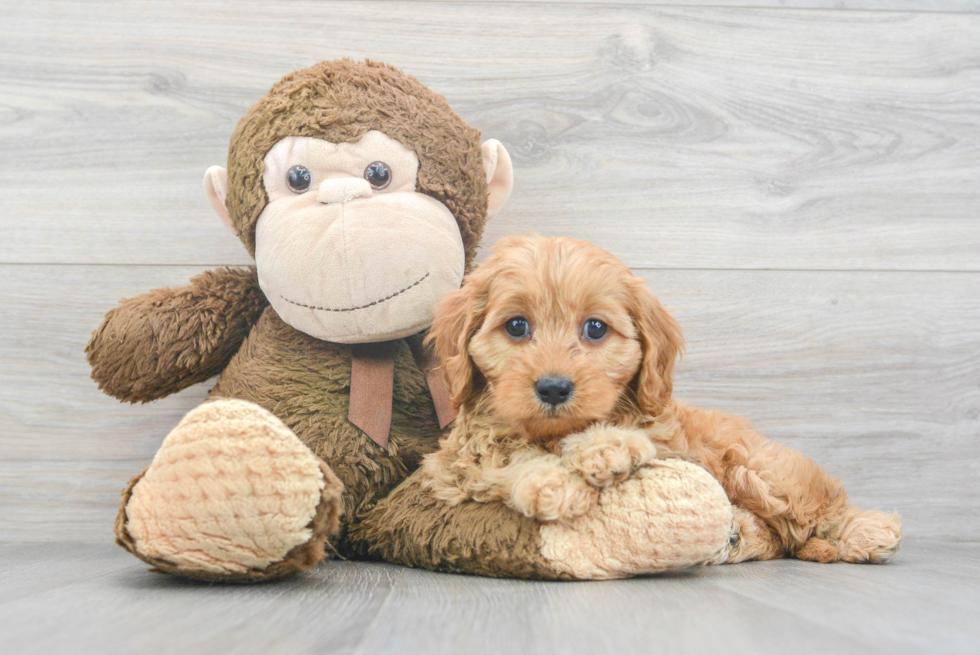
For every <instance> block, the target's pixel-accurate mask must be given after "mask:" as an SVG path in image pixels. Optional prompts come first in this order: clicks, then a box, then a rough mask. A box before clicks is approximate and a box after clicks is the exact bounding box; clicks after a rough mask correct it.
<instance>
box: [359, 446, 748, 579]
mask: <svg viewBox="0 0 980 655" xmlns="http://www.w3.org/2000/svg"><path fill="white" fill-rule="evenodd" d="M424 475H425V471H424V469H420V470H418V471H416V472H415V473H414V474H412V475H411V476H409V478H408V479H406V480H405V481H404V482H402V483H401V484H400V485H399V486H398V487H397V488H396V489H395V490H394V491H393V492H392V493H391V494H389V495H388V497H387V498H385V499H384V500H382V501H381V502H380V503H378V505H377V506H376V507H375V508H374V510H373V511H372V513H371V514H370V515H369V516H368V517H367V519H366V520H365V521H364V522H363V523H361V524H360V525H359V526H357V527H356V528H355V530H354V532H353V535H352V536H353V537H354V538H356V539H361V540H363V541H364V542H365V543H367V544H369V545H370V550H371V552H372V553H373V554H375V555H377V556H379V557H382V558H384V559H386V560H388V561H390V562H398V563H401V564H408V565H410V566H418V567H422V568H428V569H435V570H441V571H451V572H457V573H475V574H479V575H488V576H494V577H518V578H541V579H566V580H603V579H610V578H625V577H629V576H633V575H641V574H648V573H658V572H663V571H670V570H676V569H682V568H686V567H689V566H694V565H695V564H700V563H703V562H706V561H709V560H712V559H713V558H717V557H718V556H719V554H720V553H722V552H724V550H725V548H726V547H727V546H728V542H729V538H730V536H731V534H732V506H731V503H730V502H729V501H728V497H727V496H726V494H725V491H724V489H722V487H721V485H720V484H718V482H717V481H716V480H715V479H714V478H712V477H711V475H710V474H709V473H708V472H707V471H705V470H704V469H703V468H701V467H699V466H695V465H694V464H690V463H688V462H684V461H681V460H676V459H663V460H653V461H651V462H649V463H648V464H647V465H646V466H644V467H642V468H641V469H639V470H638V471H637V472H636V473H635V474H634V475H633V476H632V477H630V478H629V479H628V480H626V481H625V482H622V483H620V484H619V485H615V486H612V487H608V488H606V489H603V490H602V491H601V492H600V494H599V499H598V501H597V502H596V503H595V505H593V507H592V509H591V510H589V512H588V513H586V514H584V515H582V516H579V517H577V518H574V519H570V520H564V521H554V522H547V523H542V522H539V521H536V520H535V519H532V518H528V517H526V516H522V515H521V514H519V513H517V512H515V511H513V510H511V509H510V508H508V507H506V506H505V505H503V503H499V502H491V503H480V502H476V501H466V502H463V503H460V504H458V505H455V506H450V505H448V504H447V503H446V502H444V501H440V500H438V499H436V498H434V497H433V496H432V494H431V493H429V492H428V491H427V490H426V488H425V485H424V484H423V482H424Z"/></svg>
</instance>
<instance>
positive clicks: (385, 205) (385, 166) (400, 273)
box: [204, 60, 513, 343]
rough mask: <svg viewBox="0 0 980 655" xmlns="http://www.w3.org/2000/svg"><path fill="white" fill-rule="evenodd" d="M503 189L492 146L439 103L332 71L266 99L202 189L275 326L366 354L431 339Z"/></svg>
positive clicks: (374, 72)
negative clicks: (248, 259)
mask: <svg viewBox="0 0 980 655" xmlns="http://www.w3.org/2000/svg"><path fill="white" fill-rule="evenodd" d="M512 180H513V178H512V172H511V164H510V158H509V156H508V154H507V151H506V150H505V149H504V148H503V146H501V145H500V143H499V142H497V141H494V140H490V141H487V142H485V143H483V144H482V145H481V143H480V133H479V132H478V131H477V130H475V129H474V128H472V127H470V126H469V125H467V124H466V123H465V122H463V120H462V119H461V118H460V117H459V116H458V115H457V114H456V113H455V112H453V111H452V109H451V108H450V107H449V105H448V103H447V102H446V100H445V98H443V97H442V96H440V95H438V94H436V93H433V92H432V91H431V90H429V89H428V88H427V87H425V86H424V85H423V84H421V83H420V82H419V81H418V80H416V79H414V78H412V77H410V76H408V75H405V74H404V73H401V72H400V71H398V70H397V69H394V68H392V67H390V66H387V65H385V64H380V63H377V62H370V61H366V62H354V61H350V60H337V61H327V62H321V63H320V64H317V65H315V66H312V67H310V68H308V69H305V70H300V71H296V72H294V73H291V74H289V75H287V76H286V77H284V78H283V79H282V80H281V81H280V82H279V83H277V84H276V85H275V86H273V87H272V89H271V90H270V91H269V93H268V94H267V95H266V96H265V97H264V98H262V99H261V100H260V101H259V102H257V103H256V104H255V105H254V106H253V107H252V108H251V109H250V110H249V111H248V113H247V114H246V116H245V117H244V118H243V119H242V120H241V122H240V123H239V124H238V127H237V128H236V130H235V134H234V135H233V136H232V141H231V146H230V148H229V154H228V169H227V171H226V170H225V169H224V168H221V167H217V166H213V167H211V168H210V169H208V172H207V173H206V174H205V181H204V188H205V192H206V193H207V195H208V199H209V200H210V201H211V204H212V206H213V207H214V209H215V211H216V212H217V213H218V215H219V216H220V217H221V218H222V220H224V221H225V223H227V224H228V226H229V227H230V228H231V229H232V230H234V231H235V232H236V233H237V234H238V236H239V237H240V238H241V239H242V242H243V243H244V244H245V246H246V248H248V249H249V252H251V253H252V254H254V255H255V263H256V268H257V270H258V278H259V284H260V285H261V287H262V290H263V292H264V293H265V295H266V298H267V299H268V301H269V303H270V304H271V305H272V307H273V309H275V311H276V313H278V314H279V316H280V318H282V319H283V320H284V321H285V322H286V323H288V324H289V325H291V326H293V327H294V328H296V329H298V330H300V331H302V332H305V333H307V334H309V335H311V336H314V337H317V338H319V339H324V340H327V341H334V342H338V343H367V342H373V341H386V340H389V339H397V338H401V337H405V336H409V335H411V334H415V333H417V332H420V331H421V330H423V329H425V328H426V327H428V326H429V324H430V323H431V321H432V314H433V309H434V307H435V304H436V302H437V301H438V300H439V298H440V297H441V296H442V294H443V293H445V292H446V291H449V290H451V289H455V288H458V287H459V285H460V283H461V281H462V278H463V273H464V271H465V270H466V268H467V267H468V266H469V265H471V264H472V260H473V257H474V256H475V253H476V250H477V248H478V246H479V240H480V237H481V236H482V233H483V225H484V223H485V221H486V218H487V216H488V215H490V214H492V213H493V212H494V211H496V210H497V209H499V208H500V206H502V205H503V203H504V202H505V201H506V199H507V197H508V196H509V195H510V190H511V186H512Z"/></svg>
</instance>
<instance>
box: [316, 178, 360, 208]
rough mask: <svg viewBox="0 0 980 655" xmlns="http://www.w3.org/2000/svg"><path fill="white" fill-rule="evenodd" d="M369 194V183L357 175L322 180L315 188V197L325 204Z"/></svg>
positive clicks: (346, 200)
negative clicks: (317, 187)
mask: <svg viewBox="0 0 980 655" xmlns="http://www.w3.org/2000/svg"><path fill="white" fill-rule="evenodd" d="M370 196H371V184H370V183H369V182H368V181H367V180H365V179H362V178H359V177H341V178H336V179H332V180H324V181H323V182H321V183H320V188H319V189H317V192H316V199H317V200H318V201H320V202H322V203H323V204H325V205H331V204H333V203H335V202H348V201H350V200H354V199H355V198H368V197H370Z"/></svg>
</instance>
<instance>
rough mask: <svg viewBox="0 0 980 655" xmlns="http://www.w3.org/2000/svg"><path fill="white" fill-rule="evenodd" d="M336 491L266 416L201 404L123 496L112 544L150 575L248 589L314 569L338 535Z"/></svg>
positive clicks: (231, 403)
mask: <svg viewBox="0 0 980 655" xmlns="http://www.w3.org/2000/svg"><path fill="white" fill-rule="evenodd" d="M342 489H343V485H342V483H341V482H340V480H339V479H338V478H337V476H336V475H335V474H334V473H333V471H331V470H330V468H329V467H328V466H327V465H326V464H325V463H324V462H323V461H322V460H321V459H320V458H318V457H317V456H316V455H314V454H313V453H312V452H311V451H310V450H309V449H308V448H307V447H306V446H305V445H303V443H302V442H301V441H300V440H299V439H298V438H297V437H296V435H294V434H293V433H292V431H290V429H289V428H287V427H286V425H285V424H283V423H282V421H280V420H279V419H278V418H276V417H275V416H273V415H272V414H271V413H270V412H268V411H266V410H265V409H263V408H261V407H259V406H258V405H256V404H254V403H250V402H246V401H242V400H230V399H222V400H216V401H213V402H208V403H205V404H204V405H201V406H200V407H198V408H197V409H194V410H193V411H191V412H190V413H188V414H187V415H186V416H185V417H184V419H183V420H182V421H181V422H180V423H179V424H178V425H177V427H175V428H174V429H173V430H172V431H171V432H170V434H169V435H167V438H166V439H164V442H163V445H162V446H161V447H160V450H159V451H158V452H157V454H156V456H155V457H154V458H153V463H152V464H151V465H150V466H149V468H147V469H146V470H145V471H143V473H141V474H140V475H138V476H137V477H135V478H133V480H131V481H130V483H129V486H128V487H127V488H126V490H125V491H124V492H123V499H122V503H121V504H120V508H119V515H118V516H117V518H116V526H115V529H116V541H117V542H118V543H119V545H121V546H122V547H123V548H125V549H126V550H128V551H130V552H131V553H133V554H134V555H136V556H137V557H139V558H140V559H142V560H143V561H145V562H147V563H149V564H151V565H153V566H154V567H155V568H156V569H158V570H160V571H164V572H167V573H173V574H176V575H181V576H185V577H189V578H197V579H206V580H225V581H240V582H251V581H258V580H265V579H271V578H276V577H281V576H283V575H286V574H289V573H292V572H294V571H299V570H303V569H306V568H309V567H310V566H312V565H314V564H316V563H317V562H319V561H320V560H321V559H323V556H324V545H325V542H326V539H327V538H328V537H329V536H330V535H332V534H334V533H336V532H337V530H338V525H339V516H340V513H341V509H342V504H341V491H342Z"/></svg>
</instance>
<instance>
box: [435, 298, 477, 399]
mask: <svg viewBox="0 0 980 655" xmlns="http://www.w3.org/2000/svg"><path fill="white" fill-rule="evenodd" d="M482 296H483V294H482V293H480V291H479V288H478V285H477V284H476V283H475V282H474V281H473V280H470V279H467V280H466V281H465V282H464V283H463V286H462V287H461V288H459V289H456V290H455V291H451V292H449V293H448V294H446V296H445V297H444V298H443V299H442V301H441V302H440V303H439V305H438V307H436V315H435V320H434V321H433V323H432V327H431V328H430V329H429V334H428V336H426V338H425V342H426V345H427V346H432V347H433V348H434V349H435V352H436V354H437V355H438V356H439V359H440V360H441V361H442V369H443V371H444V372H445V376H446V380H447V382H448V383H449V392H450V394H452V400H453V407H454V408H455V409H457V410H458V409H459V408H460V407H461V406H462V405H463V404H464V403H465V402H466V401H467V400H469V399H470V398H471V397H472V396H473V395H474V393H475V391H477V387H478V384H479V382H480V379H482V376H480V372H479V371H478V370H477V368H476V366H475V365H474V364H473V360H472V359H470V354H469V352H468V348H469V344H470V338H472V336H473V334H474V333H475V332H476V331H477V330H478V329H479V328H480V323H481V321H482V315H483V311H484V309H485V305H486V302H485V300H484V301H481V300H480V298H481V297H482ZM477 376H480V379H478V378H477Z"/></svg>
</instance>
